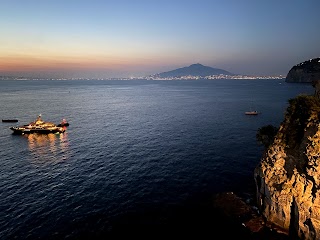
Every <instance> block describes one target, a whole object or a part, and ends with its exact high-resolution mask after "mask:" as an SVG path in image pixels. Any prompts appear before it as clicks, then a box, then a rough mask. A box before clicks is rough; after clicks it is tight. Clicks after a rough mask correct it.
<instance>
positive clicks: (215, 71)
mask: <svg viewBox="0 0 320 240" xmlns="http://www.w3.org/2000/svg"><path fill="white" fill-rule="evenodd" d="M220 74H224V75H235V74H234V73H231V72H228V71H226V70H223V69H219V68H213V67H208V66H204V65H202V64H200V63H196V64H192V65H190V66H188V67H182V68H178V69H175V70H172V71H168V72H162V73H157V74H154V75H152V76H153V77H159V78H168V77H182V76H200V77H205V76H210V75H220Z"/></svg>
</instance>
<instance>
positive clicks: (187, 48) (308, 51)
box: [0, 0, 320, 77]
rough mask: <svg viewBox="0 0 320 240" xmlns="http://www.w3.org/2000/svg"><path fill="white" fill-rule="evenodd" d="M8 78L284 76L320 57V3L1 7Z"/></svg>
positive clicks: (214, 0)
mask: <svg viewBox="0 0 320 240" xmlns="http://www.w3.org/2000/svg"><path fill="white" fill-rule="evenodd" d="M0 6H1V14H0V29H1V38H0V75H8V74H11V75H14V74H16V75H17V74H20V75H21V74H23V75H29V76H40V75H41V76H50V77H51V76H57V77H60V76H61V77H63V76H64V77H126V76H145V75H149V74H153V73H158V72H162V71H168V70H172V69H175V68H178V67H184V66H188V65H191V64H193V63H201V64H203V65H206V66H211V67H216V68H222V69H225V70H227V71H230V72H233V73H239V74H250V75H279V74H283V75H285V74H287V72H288V71H289V70H290V68H291V67H292V66H293V65H295V64H297V63H299V62H302V61H305V60H308V59H310V58H315V57H319V56H320V44H319V43H320V31H319V26H320V18H319V17H318V15H319V10H320V1H319V0H304V1H302V0H300V1H298V0H282V1H275V0H269V1H258V0H221V1H218V0H211V1H208V0H197V1H188V0H184V1H182V0H181V1H180V0H171V1H167V0H162V1H152V0H149V1H142V0H141V1H139V0H137V1H135V0H130V1H129V0H117V1H108V0H105V1H102V0H90V1H89V0H88V1H81V0H68V1H67V0H64V1H62V0H55V1H41V0H38V1H36V0H28V1H24V0H20V1H18V0H0Z"/></svg>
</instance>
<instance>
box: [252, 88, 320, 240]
mask: <svg viewBox="0 0 320 240" xmlns="http://www.w3.org/2000/svg"><path fill="white" fill-rule="evenodd" d="M319 85H320V84H314V85H313V86H314V87H315V88H316V93H317V92H319V90H320V87H319ZM319 120H320V100H319V98H318V97H317V95H316V94H315V96H306V95H300V96H298V97H296V98H294V99H290V100H289V107H288V108H287V111H286V114H285V119H284V121H283V122H282V123H281V124H280V128H279V130H278V132H277V133H276V135H275V138H274V141H273V142H272V143H271V145H270V146H269V147H268V148H266V150H265V153H264V155H263V157H262V159H261V162H260V164H259V165H258V166H257V167H256V169H255V170H254V177H255V183H256V196H257V204H258V208H259V210H260V212H261V213H262V215H263V216H264V217H265V218H266V220H267V221H268V222H270V223H273V224H275V225H276V226H278V227H280V228H281V229H283V231H285V232H286V233H287V234H288V235H289V236H290V238H292V239H320V122H319Z"/></svg>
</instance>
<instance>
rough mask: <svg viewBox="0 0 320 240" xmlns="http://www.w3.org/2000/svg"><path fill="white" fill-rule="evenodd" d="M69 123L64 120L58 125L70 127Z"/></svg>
mask: <svg viewBox="0 0 320 240" xmlns="http://www.w3.org/2000/svg"><path fill="white" fill-rule="evenodd" d="M68 126H69V123H68V121H67V120H66V119H62V121H61V122H60V123H59V124H58V125H57V127H68Z"/></svg>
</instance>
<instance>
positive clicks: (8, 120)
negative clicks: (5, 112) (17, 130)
mask: <svg viewBox="0 0 320 240" xmlns="http://www.w3.org/2000/svg"><path fill="white" fill-rule="evenodd" d="M2 122H18V119H2Z"/></svg>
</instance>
